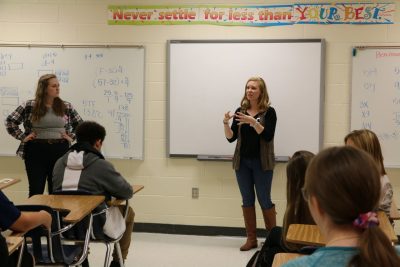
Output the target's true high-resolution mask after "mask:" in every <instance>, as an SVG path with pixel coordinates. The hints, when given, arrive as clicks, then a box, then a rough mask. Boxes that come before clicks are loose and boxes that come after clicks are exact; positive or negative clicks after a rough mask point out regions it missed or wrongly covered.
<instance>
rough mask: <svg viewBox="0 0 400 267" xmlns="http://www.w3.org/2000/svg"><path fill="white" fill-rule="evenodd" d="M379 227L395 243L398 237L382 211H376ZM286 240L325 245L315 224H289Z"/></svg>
mask: <svg viewBox="0 0 400 267" xmlns="http://www.w3.org/2000/svg"><path fill="white" fill-rule="evenodd" d="M378 219H379V227H380V228H381V229H382V231H383V232H384V233H385V234H386V235H387V237H388V238H389V239H390V241H391V242H394V243H397V241H398V239H397V236H396V234H395V232H394V229H393V227H392V225H391V224H390V222H389V219H388V217H387V216H386V214H385V213H384V212H382V211H378ZM286 240H287V241H289V242H292V243H297V244H303V245H309V246H325V243H326V242H325V240H324V238H323V237H322V235H321V232H320V231H319V229H318V227H317V226H316V225H310V224H291V225H289V229H288V232H287V234H286Z"/></svg>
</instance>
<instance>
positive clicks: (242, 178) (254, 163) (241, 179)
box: [236, 158, 274, 209]
mask: <svg viewBox="0 0 400 267" xmlns="http://www.w3.org/2000/svg"><path fill="white" fill-rule="evenodd" d="M273 174H274V171H273V170H266V171H263V170H262V168H261V161H260V159H259V158H256V159H249V158H241V159H240V167H239V170H237V171H236V179H237V182H238V185H239V189H240V193H241V195H242V202H243V207H252V206H254V204H255V201H256V195H255V192H256V193H257V199H258V203H260V206H261V208H262V209H270V208H272V206H273V203H272V201H271V185H272V176H273ZM254 188H255V192H254Z"/></svg>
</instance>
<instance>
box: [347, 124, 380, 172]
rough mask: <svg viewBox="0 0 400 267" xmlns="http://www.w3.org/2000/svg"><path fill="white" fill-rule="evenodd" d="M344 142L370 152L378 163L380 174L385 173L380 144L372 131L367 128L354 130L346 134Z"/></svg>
mask: <svg viewBox="0 0 400 267" xmlns="http://www.w3.org/2000/svg"><path fill="white" fill-rule="evenodd" d="M344 142H345V144H347V145H352V146H355V147H357V148H360V149H362V150H364V151H365V152H367V153H368V154H370V155H371V156H372V157H373V158H374V160H375V162H376V164H378V169H379V172H380V174H381V175H384V174H386V171H385V167H384V165H383V155H382V149H381V144H380V143H379V139H378V137H377V136H376V134H375V133H374V132H373V131H371V130H368V129H361V130H354V131H352V132H350V133H349V134H347V135H346V137H345V138H344Z"/></svg>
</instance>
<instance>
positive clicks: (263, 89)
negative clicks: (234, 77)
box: [240, 77, 270, 111]
mask: <svg viewBox="0 0 400 267" xmlns="http://www.w3.org/2000/svg"><path fill="white" fill-rule="evenodd" d="M251 81H253V82H258V86H259V88H260V98H259V99H258V103H257V104H258V108H259V109H260V111H266V110H267V109H268V107H269V106H270V102H269V95H268V91H267V85H266V84H265V81H264V80H263V78H261V77H251V78H249V79H248V80H247V82H246V85H245V87H244V96H243V98H242V100H241V101H240V107H241V110H242V111H246V110H247V109H248V108H249V107H250V102H249V100H247V97H246V90H247V89H246V87H247V84H248V83H249V82H251Z"/></svg>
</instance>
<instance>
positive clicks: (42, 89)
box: [32, 74, 66, 121]
mask: <svg viewBox="0 0 400 267" xmlns="http://www.w3.org/2000/svg"><path fill="white" fill-rule="evenodd" d="M53 78H56V79H57V76H56V75H54V74H45V75H42V76H41V77H40V78H39V81H38V84H37V88H36V94H35V104H34V106H33V111H32V121H39V120H40V119H41V118H42V117H43V116H44V115H45V114H46V112H47V108H46V103H45V101H46V96H47V87H48V86H49V80H50V79H53ZM52 108H53V110H54V113H55V114H56V115H57V116H60V117H61V116H64V114H65V108H66V107H65V104H64V101H62V100H61V98H59V97H56V98H55V99H54V102H53V106H52Z"/></svg>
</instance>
